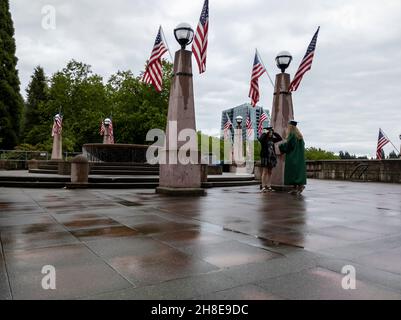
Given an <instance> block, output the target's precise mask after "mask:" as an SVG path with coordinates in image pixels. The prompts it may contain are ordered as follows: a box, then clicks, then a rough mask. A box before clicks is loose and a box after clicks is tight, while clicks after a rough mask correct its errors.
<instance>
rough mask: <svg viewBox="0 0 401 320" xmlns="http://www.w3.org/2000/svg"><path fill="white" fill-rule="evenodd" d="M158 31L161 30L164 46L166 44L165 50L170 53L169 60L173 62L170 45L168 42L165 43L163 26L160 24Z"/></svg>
mask: <svg viewBox="0 0 401 320" xmlns="http://www.w3.org/2000/svg"><path fill="white" fill-rule="evenodd" d="M160 31H161V35H162V37H163V40H164V43H165V44H166V46H167V50H168V53H169V55H170V58H171V62H174V59H173V56H172V55H171V51H170V47H169V46H168V43H167V40H166V36H165V34H164V30H163V27H162V26H160Z"/></svg>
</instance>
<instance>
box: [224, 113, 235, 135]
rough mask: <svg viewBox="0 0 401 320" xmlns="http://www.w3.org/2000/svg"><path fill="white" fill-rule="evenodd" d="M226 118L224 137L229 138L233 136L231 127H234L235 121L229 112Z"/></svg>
mask: <svg viewBox="0 0 401 320" xmlns="http://www.w3.org/2000/svg"><path fill="white" fill-rule="evenodd" d="M226 118H227V121H226V122H225V124H224V139H228V138H229V137H230V136H231V128H232V127H233V123H232V122H231V119H230V117H229V116H228V114H227V113H226Z"/></svg>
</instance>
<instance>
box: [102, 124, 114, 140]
mask: <svg viewBox="0 0 401 320" xmlns="http://www.w3.org/2000/svg"><path fill="white" fill-rule="evenodd" d="M103 144H113V142H112V136H111V134H110V126H109V125H105V126H104V134H103Z"/></svg>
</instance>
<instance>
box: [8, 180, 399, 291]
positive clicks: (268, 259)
mask: <svg viewBox="0 0 401 320" xmlns="http://www.w3.org/2000/svg"><path fill="white" fill-rule="evenodd" d="M309 183H310V184H309V185H308V188H307V189H306V191H305V193H304V195H303V196H301V197H296V196H292V195H289V194H284V193H268V194H261V193H259V189H258V187H257V186H249V187H236V188H218V189H211V190H208V195H207V196H206V197H200V198H173V197H166V196H161V195H157V194H155V193H154V191H153V190H64V189H59V190H46V189H9V188H0V237H1V251H0V299H401V185H393V184H376V183H352V182H338V181H317V180H311V181H309ZM45 265H52V266H54V267H55V270H56V284H57V288H56V290H44V289H43V288H42V286H41V282H42V278H43V277H44V275H43V274H42V273H41V271H42V267H43V266H45ZM346 265H352V266H354V267H355V269H356V279H357V282H356V290H344V289H343V288H342V286H341V283H342V279H343V277H344V275H343V274H341V270H342V268H343V267H344V266H346Z"/></svg>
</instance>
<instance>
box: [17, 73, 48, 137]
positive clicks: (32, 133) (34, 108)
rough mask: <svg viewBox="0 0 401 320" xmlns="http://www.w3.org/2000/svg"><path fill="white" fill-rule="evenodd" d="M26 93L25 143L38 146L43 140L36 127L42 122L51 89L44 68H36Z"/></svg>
mask: <svg viewBox="0 0 401 320" xmlns="http://www.w3.org/2000/svg"><path fill="white" fill-rule="evenodd" d="M26 92H27V99H26V102H25V115H24V133H23V136H24V143H26V144H30V145H37V144H39V143H40V142H41V140H40V139H39V132H38V130H36V126H37V124H40V122H41V118H42V114H41V109H43V104H46V103H47V102H48V100H49V87H48V84H47V79H46V76H45V72H44V70H43V68H42V67H40V66H38V67H36V68H35V70H34V72H33V75H32V77H31V82H30V83H29V85H28V88H27V89H26Z"/></svg>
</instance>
